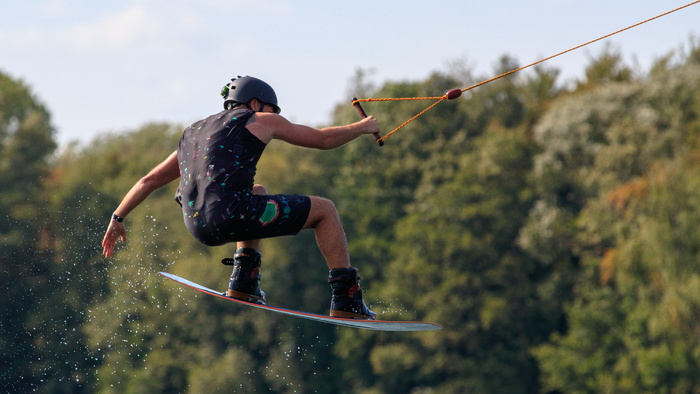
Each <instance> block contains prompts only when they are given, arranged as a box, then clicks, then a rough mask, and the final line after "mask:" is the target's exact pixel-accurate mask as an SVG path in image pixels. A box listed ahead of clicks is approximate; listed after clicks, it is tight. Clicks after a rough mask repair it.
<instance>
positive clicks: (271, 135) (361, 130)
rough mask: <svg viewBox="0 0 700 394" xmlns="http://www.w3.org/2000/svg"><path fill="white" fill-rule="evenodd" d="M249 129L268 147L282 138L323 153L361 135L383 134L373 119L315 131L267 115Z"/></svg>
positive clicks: (274, 115)
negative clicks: (271, 142) (320, 150)
mask: <svg viewBox="0 0 700 394" xmlns="http://www.w3.org/2000/svg"><path fill="white" fill-rule="evenodd" d="M247 128H248V130H250V132H251V133H253V134H254V135H255V136H256V137H258V138H259V139H260V140H261V141H262V142H264V143H266V144H267V143H269V142H270V141H271V140H272V139H280V140H283V141H285V142H288V143H290V144H292V145H298V146H303V147H306V148H314V149H322V150H326V149H333V148H337V147H339V146H342V145H345V144H346V143H348V142H350V141H352V140H354V139H355V138H357V137H359V136H361V135H364V134H373V133H378V132H379V131H380V130H379V122H378V121H377V119H375V118H374V117H373V116H368V117H366V118H364V119H362V120H361V121H359V122H356V123H352V124H349V125H345V126H333V127H326V128H322V129H315V128H313V127H308V126H304V125H299V124H294V123H291V122H290V121H288V120H287V119H285V118H284V117H282V116H280V115H276V114H272V113H265V112H258V113H256V114H255V118H254V119H253V121H252V122H250V123H248V125H247Z"/></svg>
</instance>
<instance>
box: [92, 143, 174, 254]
mask: <svg viewBox="0 0 700 394" xmlns="http://www.w3.org/2000/svg"><path fill="white" fill-rule="evenodd" d="M179 177H180V168H179V166H178V162H177V151H175V152H173V153H172V154H171V155H170V156H168V158H167V159H165V160H164V161H163V162H162V163H160V164H158V165H157V166H155V167H154V168H153V169H152V170H151V171H150V172H149V173H148V174H147V175H146V176H144V177H143V178H141V179H140V180H139V181H138V182H136V184H134V186H133V187H132V188H131V190H129V192H128V193H127V194H126V196H124V199H122V202H121V203H120V204H119V207H117V209H116V210H115V211H114V214H115V215H117V216H119V217H121V218H124V217H126V215H128V214H129V213H130V212H131V211H133V210H134V208H136V207H137V206H138V205H139V204H141V203H142V202H143V201H144V200H145V199H146V197H148V196H149V195H150V194H151V193H152V192H153V191H154V190H156V189H159V188H161V187H163V186H165V185H167V184H168V183H170V182H172V181H174V180H175V179H177V178H179ZM118 239H121V240H122V242H126V228H125V227H124V223H121V222H117V221H116V220H111V219H110V222H109V226H107V231H106V232H105V236H104V238H103V239H102V254H104V255H105V257H110V256H111V255H112V253H113V252H114V245H115V244H116V243H117V240H118Z"/></svg>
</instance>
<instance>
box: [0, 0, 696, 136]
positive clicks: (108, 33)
mask: <svg viewBox="0 0 700 394" xmlns="http://www.w3.org/2000/svg"><path fill="white" fill-rule="evenodd" d="M692 1H693V0H664V1H659V0H614V1H611V0H585V1H584V0H529V1H515V0H497V1H494V0H480V1H474V0H452V1H447V0H432V1H430V2H427V1H414V0H401V1H388V0H386V1H380V0H372V1H368V0H353V1H345V2H339V1H331V0H308V1H305V0H250V1H239V0H139V1H137V0H122V1H93V0H89V1H88V0H71V1H68V0H33V1H16V0H11V1H10V0H0V6H1V9H2V13H0V72H3V73H5V74H8V75H9V76H10V77H12V78H15V79H19V80H21V81H23V82H24V83H25V84H26V85H28V86H29V87H30V89H31V91H32V93H33V94H34V95H35V96H36V97H37V99H38V100H39V101H40V102H41V103H43V104H44V105H45V106H46V107H47V108H48V110H49V112H50V113H51V116H52V122H53V126H54V127H55V128H56V132H57V133H56V139H57V141H58V142H59V144H60V145H62V146H65V145H66V144H68V143H69V142H72V141H78V142H80V143H82V144H88V143H89V142H90V141H92V140H93V139H96V138H100V136H104V133H121V132H128V131H133V130H136V129H138V128H139V127H141V126H143V125H145V124H146V123H149V122H168V123H173V124H183V125H187V124H189V123H192V122H194V121H196V120H198V119H201V118H204V117H206V116H208V115H210V114H213V113H216V112H218V111H219V110H220V109H221V108H222V104H223V100H222V98H221V96H220V95H219V91H220V90H221V87H222V86H224V85H225V84H226V83H227V82H228V81H230V79H231V78H233V77H235V76H238V75H251V76H255V77H258V78H261V79H263V80H265V81H266V82H268V83H269V84H270V85H272V86H273V87H274V89H275V91H276V92H277V96H278V100H279V104H280V107H281V108H282V115H283V116H285V117H286V118H287V119H289V120H291V121H292V122H296V123H303V124H308V125H311V126H322V125H328V123H329V122H330V120H331V113H332V111H333V109H334V108H335V106H336V105H338V104H342V103H344V102H345V101H347V100H348V98H349V95H350V91H349V89H350V86H351V81H352V80H353V78H354V76H355V75H356V74H357V72H358V70H363V71H364V72H365V73H366V74H367V75H368V78H369V80H370V81H371V82H373V83H374V84H375V85H378V86H381V84H383V83H384V82H387V81H422V80H424V79H426V78H427V77H429V76H430V74H431V73H433V72H436V71H437V72H449V70H450V69H451V67H452V66H454V64H462V65H466V66H467V67H468V68H469V69H470V70H472V73H473V74H474V75H475V76H477V77H483V79H488V78H490V77H493V76H495V71H494V69H495V66H496V64H497V63H498V60H499V59H500V58H501V57H502V56H503V55H508V56H511V57H513V58H514V59H515V60H517V61H518V62H519V63H520V64H521V65H525V64H529V63H532V62H535V61H537V60H540V59H542V58H545V57H547V56H550V55H553V54H556V53H559V52H561V51H564V50H567V49H569V48H572V47H575V46H577V45H580V44H583V43H585V42H588V41H590V40H593V39H596V38H598V37H601V36H604V35H606V34H608V33H611V32H613V31H617V30H619V29H622V28H625V27H627V26H630V25H633V24H635V23H637V22H641V21H643V20H646V19H648V18H651V17H654V16H657V15H660V14H662V13H664V12H667V11H670V10H672V9H675V8H678V7H680V6H683V5H686V4H689V3H691V2H692ZM699 21H700V4H695V5H692V6H690V7H688V8H685V9H683V10H680V11H678V12H675V13H672V14H670V15H667V16H664V17H662V18H660V19H657V20H655V21H652V22H649V23H646V24H644V25H641V26H639V27H636V28H633V29H630V30H628V31H625V32H623V33H620V34H618V35H615V36H613V37H611V38H609V39H606V40H604V41H601V42H597V43H594V44H592V45H589V46H586V47H584V48H582V49H578V50H576V51H573V52H570V53H567V54H565V55H562V56H559V57H557V58H554V59H552V60H549V61H547V62H546V63H545V64H543V66H546V67H548V68H554V69H558V70H559V71H560V73H561V74H560V82H562V81H566V80H573V79H575V78H580V77H581V76H582V75H583V72H584V70H585V67H586V65H588V64H589V63H590V60H591V59H592V58H593V57H595V56H596V55H599V54H600V53H602V52H603V51H604V49H605V48H606V45H609V46H612V48H613V49H616V50H618V51H620V52H621V54H622V55H623V57H624V60H625V62H626V63H627V64H629V65H631V66H634V67H636V68H637V69H638V70H640V71H641V72H645V71H648V69H649V67H650V65H651V64H652V63H653V62H654V61H655V60H656V59H658V58H660V57H661V56H664V55H666V54H668V53H669V52H671V51H683V50H687V49H688V47H689V46H690V43H691V40H692V39H695V40H698V39H700V22H699ZM467 86H468V84H467V83H466V82H465V84H464V86H455V88H464V87H467ZM443 93H444V92H435V95H436V96H439V95H442V94H443ZM348 105H350V104H349V103H348ZM380 124H381V119H380ZM393 126H395V125H382V127H383V128H384V129H390V128H392V127H393Z"/></svg>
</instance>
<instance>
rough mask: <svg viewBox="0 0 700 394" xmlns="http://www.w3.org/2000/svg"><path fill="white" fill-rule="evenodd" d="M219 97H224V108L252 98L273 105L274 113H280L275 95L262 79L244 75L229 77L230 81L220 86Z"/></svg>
mask: <svg viewBox="0 0 700 394" xmlns="http://www.w3.org/2000/svg"><path fill="white" fill-rule="evenodd" d="M221 97H223V98H224V109H228V108H230V106H231V105H233V104H239V103H240V104H244V103H247V102H249V101H250V100H252V99H258V100H260V101H262V102H263V103H265V104H268V105H271V106H272V107H274V110H275V113H276V114H278V113H280V107H279V106H278V105H277V95H276V94H275V91H274V90H273V89H272V86H270V85H268V84H267V83H265V82H264V81H262V80H260V79H257V78H254V77H250V76H245V77H241V76H240V75H239V76H238V78H233V79H231V82H230V83H229V84H228V85H226V86H224V87H223V88H221Z"/></svg>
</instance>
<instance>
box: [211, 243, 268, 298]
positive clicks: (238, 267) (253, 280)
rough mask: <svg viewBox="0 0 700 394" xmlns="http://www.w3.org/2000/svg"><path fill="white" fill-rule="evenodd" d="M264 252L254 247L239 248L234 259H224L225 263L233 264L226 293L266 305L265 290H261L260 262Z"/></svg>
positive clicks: (229, 295) (232, 296)
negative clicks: (261, 252)
mask: <svg viewBox="0 0 700 394" xmlns="http://www.w3.org/2000/svg"><path fill="white" fill-rule="evenodd" d="M261 260H262V254H260V252H258V251H257V250H255V249H253V248H239V249H238V250H236V253H235V254H234V255H233V259H224V260H222V261H221V262H222V263H224V264H225V265H233V273H232V274H231V280H230V281H229V283H228V290H227V291H226V295H227V296H228V297H231V298H235V299H238V300H243V301H248V302H254V303H256V304H262V305H265V292H264V291H262V290H260V264H261Z"/></svg>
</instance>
